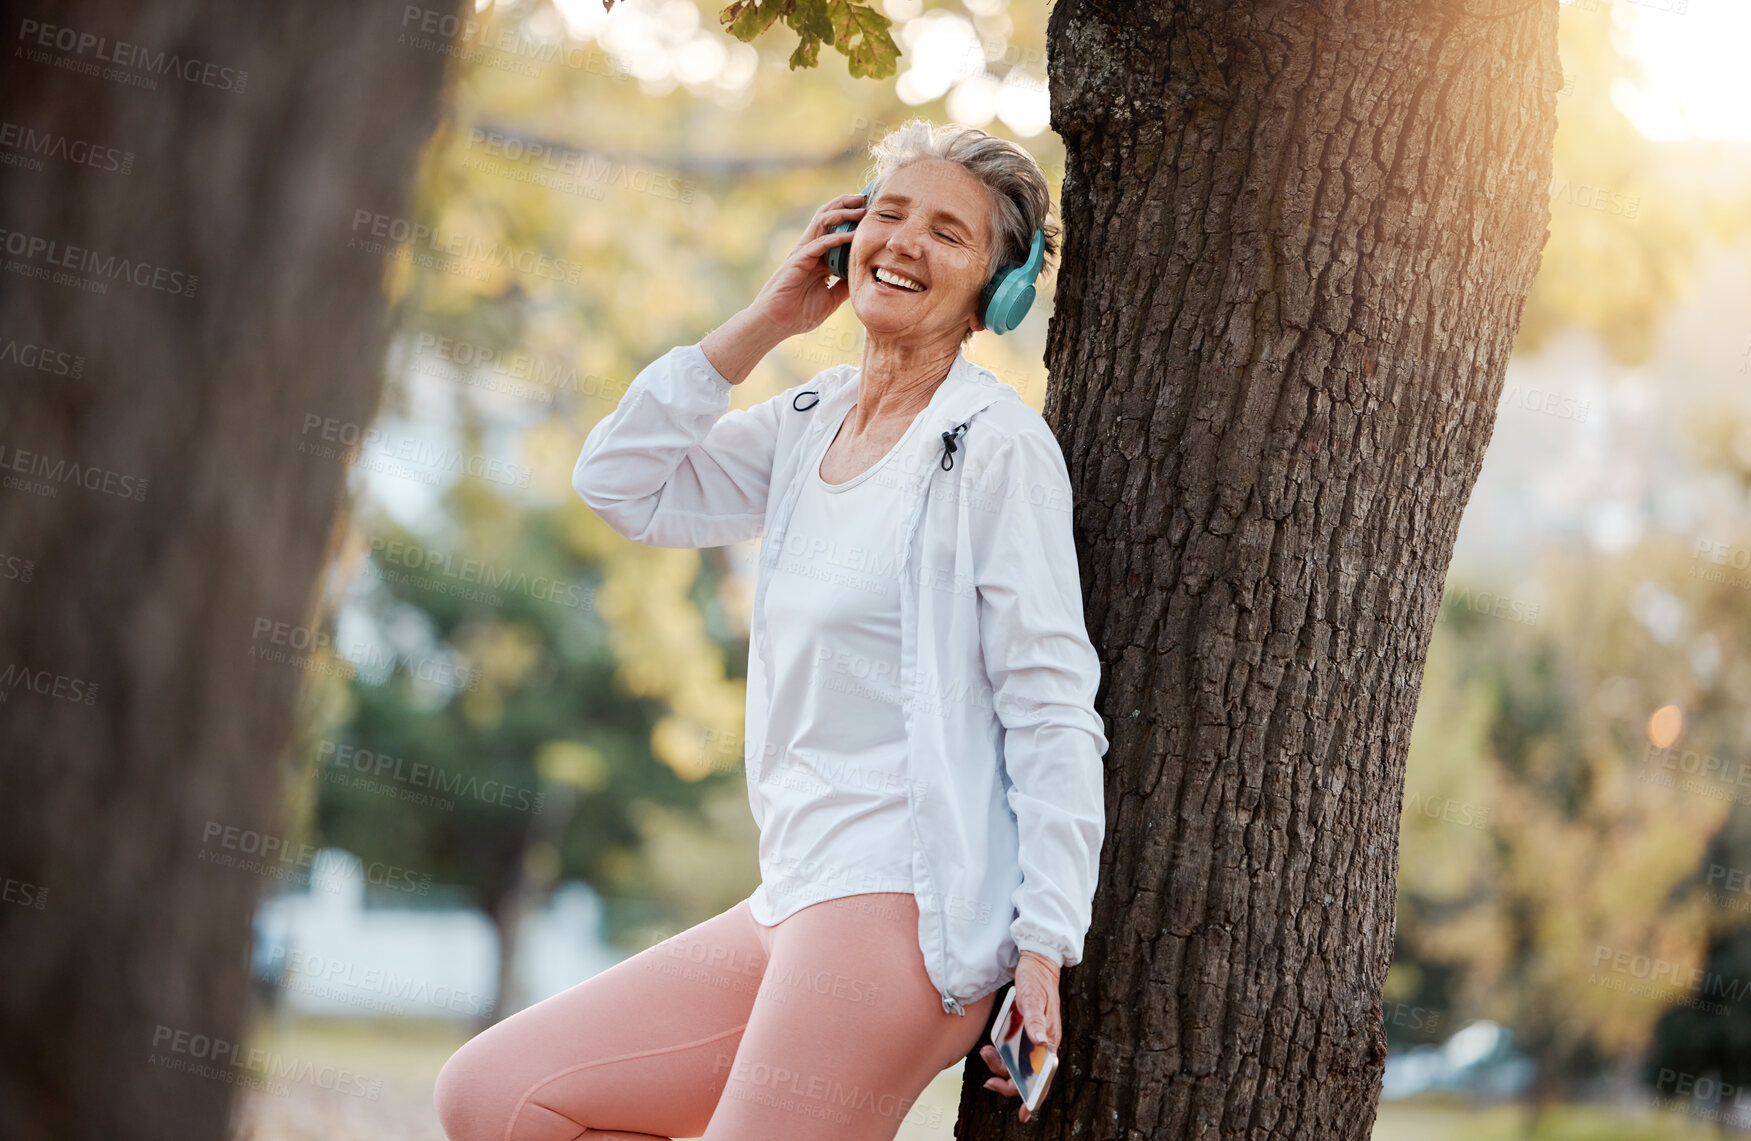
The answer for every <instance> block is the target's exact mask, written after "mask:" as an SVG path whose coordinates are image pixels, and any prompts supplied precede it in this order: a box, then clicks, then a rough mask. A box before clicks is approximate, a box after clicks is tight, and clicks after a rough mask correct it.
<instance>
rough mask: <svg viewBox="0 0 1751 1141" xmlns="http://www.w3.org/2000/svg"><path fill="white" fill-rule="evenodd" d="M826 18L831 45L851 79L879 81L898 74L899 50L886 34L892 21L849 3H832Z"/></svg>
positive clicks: (840, 0)
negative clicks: (831, 32)
mask: <svg viewBox="0 0 1751 1141" xmlns="http://www.w3.org/2000/svg"><path fill="white" fill-rule="evenodd" d="M828 14H829V15H830V16H831V18H832V20H833V29H834V32H835V35H834V37H833V40H832V42H833V44H834V46H835V47H837V48H838V49H839V50H840V51H841V52H842V53H844V55H845V58H846V67H847V68H848V69H849V70H850V72H851V74H852V75H853V76H856V77H859V78H862V79H883V78H886V77H887V76H890V75H892V74H894V72H895V71H896V70H898V68H899V65H900V63H899V61H900V46H899V45H898V44H896V43H895V42H894V37H892V36H890V35H889V34H888V28H889V26H890V25H892V24H893V21H892V20H890V19H888V18H887V17H886V16H884V15H882V14H881V13H880V12H878V11H876V10H875V9H874V8H871V7H870V6H869V5H867V4H856V3H853V2H852V0H832V4H831V6H830V7H829V9H828Z"/></svg>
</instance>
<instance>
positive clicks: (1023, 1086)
mask: <svg viewBox="0 0 1751 1141" xmlns="http://www.w3.org/2000/svg"><path fill="white" fill-rule="evenodd" d="M991 1044H992V1045H993V1046H995V1047H996V1048H997V1056H998V1057H999V1058H1000V1059H1002V1061H1003V1067H1004V1069H1006V1070H1008V1071H1009V1077H1010V1080H1011V1081H1013V1082H1015V1090H1016V1093H1018V1094H1020V1095H1021V1102H1022V1104H1023V1105H1025V1106H1027V1108H1028V1112H1029V1113H1032V1112H1034V1111H1035V1110H1036V1109H1038V1108H1039V1105H1040V1102H1041V1101H1043V1100H1044V1099H1045V1096H1046V1091H1047V1090H1048V1089H1050V1088H1051V1085H1052V1076H1053V1075H1054V1074H1055V1073H1057V1071H1058V1055H1057V1053H1056V1052H1055V1051H1053V1050H1052V1048H1051V1047H1049V1046H1047V1045H1045V1044H1044V1043H1042V1042H1035V1041H1034V1040H1033V1039H1032V1038H1031V1037H1029V1036H1028V1032H1027V1027H1026V1025H1025V1023H1024V1022H1023V1019H1022V1013H1021V1009H1020V1008H1019V1007H1018V1006H1016V1003H1015V988H1014V987H1011V988H1010V989H1009V993H1008V994H1007V995H1005V996H1004V998H1003V1006H1002V1008H1001V1009H999V1010H998V1012H997V1020H996V1021H995V1022H993V1023H992V1024H991Z"/></svg>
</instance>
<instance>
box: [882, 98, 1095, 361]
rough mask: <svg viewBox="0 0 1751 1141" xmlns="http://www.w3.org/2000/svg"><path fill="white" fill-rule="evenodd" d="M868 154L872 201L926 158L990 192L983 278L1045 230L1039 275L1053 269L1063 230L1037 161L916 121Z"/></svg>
mask: <svg viewBox="0 0 1751 1141" xmlns="http://www.w3.org/2000/svg"><path fill="white" fill-rule="evenodd" d="M869 153H870V156H871V157H872V158H873V159H874V160H875V161H874V163H873V164H872V166H871V169H870V170H869V172H868V173H867V174H866V176H865V179H864V181H866V182H868V181H871V180H874V182H875V184H876V185H875V189H874V190H872V191H870V194H871V196H872V197H873V196H874V195H876V194H879V193H880V192H881V188H882V187H883V186H884V185H885V184H886V183H887V181H888V179H889V178H890V177H892V176H893V174H894V172H895V171H897V170H899V169H900V168H901V167H903V166H907V165H909V164H911V163H914V162H917V161H919V160H920V159H928V158H939V159H946V160H948V161H949V162H952V163H957V164H959V165H960V166H961V167H962V168H964V169H965V170H966V171H967V172H968V173H969V174H971V175H972V176H973V177H974V178H977V179H978V180H979V182H980V184H981V185H983V186H984V187H985V189H987V190H989V191H990V192H991V198H992V208H991V236H992V239H993V240H992V243H991V253H990V256H989V258H988V259H987V261H986V265H985V276H986V278H987V279H989V278H990V277H991V275H992V274H994V273H996V272H997V270H998V268H999V267H1001V266H1005V265H1019V264H1021V263H1022V262H1023V261H1026V260H1027V255H1028V248H1029V247H1030V246H1031V245H1032V244H1033V240H1034V231H1035V230H1036V229H1038V230H1043V231H1045V242H1044V248H1045V249H1044V260H1043V261H1042V262H1041V266H1040V272H1041V273H1042V274H1044V273H1045V271H1046V269H1047V268H1049V267H1050V266H1051V265H1052V262H1053V259H1054V258H1055V257H1056V255H1057V253H1058V238H1059V235H1060V234H1061V233H1062V228H1061V227H1060V226H1059V225H1058V222H1057V219H1056V218H1055V217H1054V216H1053V214H1052V191H1051V187H1050V186H1049V185H1048V184H1047V182H1046V174H1045V171H1043V170H1041V169H1040V164H1039V162H1038V161H1037V160H1035V158H1034V156H1033V155H1031V154H1029V153H1028V152H1027V151H1026V150H1023V149H1022V148H1021V147H1020V146H1018V145H1016V144H1015V143H1012V142H1010V141H1009V140H1008V139H1000V138H998V137H997V136H995V135H992V134H988V133H987V132H985V131H981V130H980V129H979V128H977V127H968V126H963V125H960V124H945V123H933V122H931V121H930V120H929V119H923V118H916V119H908V120H906V121H905V122H904V123H901V124H900V125H899V126H898V127H895V128H894V129H893V130H892V131H889V132H888V133H887V134H886V135H884V136H882V137H881V138H880V139H878V140H876V141H875V142H873V143H871V144H870V146H869ZM968 336H971V333H969V334H968ZM965 340H966V338H962V341H963V342H964V341H965Z"/></svg>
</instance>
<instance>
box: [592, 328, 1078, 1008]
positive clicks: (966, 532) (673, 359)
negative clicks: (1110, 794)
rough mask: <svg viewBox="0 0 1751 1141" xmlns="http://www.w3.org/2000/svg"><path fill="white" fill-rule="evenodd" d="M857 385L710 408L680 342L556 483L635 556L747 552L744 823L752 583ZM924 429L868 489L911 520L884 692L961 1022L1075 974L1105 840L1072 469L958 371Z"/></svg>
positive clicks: (925, 906) (768, 762) (1046, 440)
mask: <svg viewBox="0 0 1751 1141" xmlns="http://www.w3.org/2000/svg"><path fill="white" fill-rule="evenodd" d="M859 372H860V369H859V368H858V366H856V365H850V364H841V365H834V366H833V367H831V368H828V369H825V370H824V371H822V372H821V373H819V374H817V375H816V376H815V377H814V379H812V380H811V381H809V382H808V383H807V384H799V385H797V386H795V387H793V388H790V389H787V390H786V391H784V392H782V393H780V394H779V395H777V396H774V397H772V398H771V399H770V400H767V401H765V402H763V403H761V404H758V405H756V406H754V407H752V408H748V409H734V410H730V411H726V409H728V408H729V402H730V389H731V388H732V387H733V386H732V385H731V384H730V383H729V381H728V380H726V379H725V378H724V377H723V376H722V375H721V374H720V373H719V372H718V371H717V369H716V368H715V367H713V366H712V364H711V362H710V360H709V359H708V358H707V357H706V355H705V352H704V350H703V349H702V348H701V347H700V346H699V345H698V344H693V345H684V346H678V347H676V348H674V349H671V350H669V351H668V352H667V353H665V354H663V355H662V356H661V357H659V358H657V359H656V360H655V361H653V362H651V363H650V364H649V365H647V366H646V367H645V368H644V369H643V370H642V371H641V372H640V373H639V374H638V376H637V378H636V379H635V380H634V381H633V382H632V384H631V386H630V387H629V388H628V389H627V392H626V395H625V396H624V397H622V398H621V401H620V405H619V407H617V408H616V409H615V410H614V412H612V413H611V414H610V415H608V416H607V417H605V418H604V419H603V420H602V421H601V422H600V423H598V424H597V425H596V426H595V427H594V428H593V429H592V430H591V431H590V434H589V436H588V438H587V439H586V440H585V441H584V447H583V451H582V453H581V454H580V455H579V456H578V462H577V467H576V469H575V470H574V471H573V473H572V486H573V487H574V488H575V489H576V491H577V493H578V495H579V496H580V497H581V498H582V499H583V501H584V502H585V503H586V504H588V505H589V506H590V508H591V509H592V510H594V511H595V512H596V513H597V514H598V515H600V516H601V517H602V518H603V519H604V520H605V521H606V522H607V523H608V525H609V526H611V527H613V528H614V530H616V531H617V532H619V533H620V534H622V535H624V536H626V537H627V538H629V539H632V540H634V541H636V542H639V543H644V544H647V545H650V546H657V547H716V546H722V545H724V544H727V543H733V542H737V541H741V540H745V539H751V538H755V537H757V536H763V538H762V542H761V560H760V570H759V573H758V575H757V578H756V581H755V588H754V603H753V615H754V617H753V625H752V629H751V631H750V647H749V656H750V661H749V668H748V690H747V728H746V734H745V745H744V754H743V760H744V764H745V765H746V769H747V777H748V799H749V804H750V807H751V808H752V809H753V811H754V817H755V823H756V824H759V823H761V821H760V807H759V800H758V797H757V795H756V786H757V784H758V782H759V781H760V780H761V779H762V778H763V777H765V775H766V774H767V772H768V771H769V769H770V768H771V766H772V763H773V761H774V759H775V758H774V757H773V756H772V751H771V750H770V749H768V748H767V746H766V743H765V734H764V727H765V725H766V720H767V716H768V706H769V703H770V697H769V694H770V692H771V684H772V682H771V670H772V664H771V661H770V659H769V658H768V650H767V646H766V637H765V631H764V629H763V623H762V620H761V615H762V613H763V612H764V607H763V601H764V598H765V590H766V584H767V580H768V578H769V577H770V576H769V574H768V569H769V567H770V565H771V563H772V560H773V559H775V558H776V557H777V554H778V552H780V551H782V550H783V549H784V533H785V528H786V526H787V525H788V524H789V522H790V517H791V511H792V508H793V507H794V505H795V503H796V498H797V494H798V492H799V491H800V490H801V488H802V486H803V479H802V478H800V477H801V476H803V475H804V474H805V473H807V472H808V471H809V470H810V465H819V463H820V462H821V457H822V456H823V455H824V454H825V452H826V449H827V446H828V444H829V443H831V440H830V438H829V436H830V431H829V430H830V429H831V428H832V427H833V426H834V425H836V424H837V423H838V421H839V417H840V414H841V413H843V412H844V411H845V410H846V409H847V408H848V407H849V406H850V405H851V404H852V403H853V402H855V400H856V398H857V384H858V374H859ZM812 401H818V402H815V403H811V402H812ZM799 406H800V407H799ZM920 415H921V416H923V417H925V419H926V422H925V423H924V424H923V425H921V427H922V428H923V429H924V430H922V431H920V432H918V433H916V434H914V436H913V437H912V439H911V440H910V441H909V442H908V446H907V448H906V450H905V451H904V452H902V453H899V454H895V455H894V456H892V457H891V458H890V460H889V461H888V462H889V465H890V470H889V471H885V472H883V473H879V475H878V478H881V479H883V480H884V481H886V482H887V483H888V484H889V486H890V487H892V488H893V493H894V494H896V495H904V496H906V497H907V498H908V501H909V503H910V510H909V511H907V512H905V516H906V518H907V519H908V520H909V522H908V523H907V524H906V527H905V531H904V534H905V536H906V538H905V544H904V550H903V553H902V555H901V561H900V564H899V565H900V567H901V569H902V572H903V574H902V583H903V586H902V591H901V616H902V618H901V655H900V656H901V661H900V666H899V679H900V688H901V692H902V694H903V696H904V699H905V712H906V726H907V727H906V731H907V736H908V738H909V752H908V765H909V770H908V777H909V779H908V781H907V788H908V797H909V799H910V800H911V801H912V823H913V837H914V844H913V849H914V850H913V862H912V868H913V882H914V884H915V885H916V886H915V890H914V894H915V896H916V898H917V901H918V941H919V947H920V949H921V950H922V951H923V953H924V963H925V968H926V970H927V971H928V973H929V976H930V979H931V982H932V983H933V984H935V986H936V988H937V991H938V992H939V993H940V994H941V996H942V1006H943V1010H945V1011H948V1012H951V1013H955V1014H960V1015H963V1016H964V1015H965V1013H966V1011H965V1009H964V1004H966V1003H970V1002H973V1001H975V1000H976V999H979V998H982V997H984V996H985V995H987V994H989V993H991V992H992V991H994V990H996V989H997V988H998V987H1000V986H1002V985H1003V984H1005V983H1007V982H1009V981H1010V980H1011V979H1013V978H1014V977H1015V965H1016V962H1017V959H1018V957H1019V954H1020V952H1021V951H1023V950H1032V951H1037V952H1039V953H1040V954H1042V955H1044V956H1045V957H1047V958H1048V959H1053V960H1056V961H1058V962H1060V963H1061V964H1063V965H1064V966H1074V965H1075V964H1076V963H1078V962H1081V960H1082V948H1083V937H1084V936H1085V935H1086V934H1087V931H1088V926H1089V922H1090V919H1091V916H1092V912H1093V904H1094V890H1095V881H1096V878H1097V876H1098V874H1099V860H1100V848H1101V841H1102V839H1103V838H1104V836H1105V830H1106V808H1105V804H1104V800H1103V788H1104V773H1103V765H1102V763H1101V757H1102V756H1103V755H1104V754H1105V753H1106V749H1107V738H1106V735H1105V733H1104V731H1103V726H1102V722H1101V718H1100V716H1099V714H1097V713H1096V712H1095V709H1094V699H1095V691H1096V690H1097V688H1098V687H1099V685H1100V659H1099V657H1098V656H1097V655H1096V653H1095V651H1094V647H1093V646H1092V645H1091V644H1090V642H1089V639H1088V633H1087V628H1086V627H1085V625H1084V622H1083V611H1082V583H1081V577H1080V574H1079V573H1078V568H1077V558H1076V549H1075V543H1074V540H1073V537H1072V533H1071V501H1070V479H1069V472H1068V469H1067V468H1066V467H1065V464H1064V457H1063V453H1062V451H1061V450H1060V449H1059V447H1058V442H1057V440H1056V438H1055V437H1054V436H1053V435H1052V432H1051V429H1050V428H1049V427H1048V426H1047V424H1046V421H1045V419H1044V418H1043V417H1042V416H1041V415H1040V414H1039V413H1038V412H1036V411H1034V410H1033V409H1032V408H1030V407H1028V405H1026V404H1025V403H1023V402H1022V399H1021V396H1020V395H1019V394H1018V393H1017V392H1016V391H1015V389H1014V388H1012V387H1010V386H1009V385H1007V384H1003V383H1001V382H999V381H998V380H997V378H996V377H995V376H994V375H993V374H992V373H991V372H990V371H989V370H987V369H984V368H981V367H979V366H978V365H975V364H973V363H972V362H970V361H968V360H967V359H966V357H965V356H964V355H962V354H960V353H957V354H956V355H955V361H954V364H953V365H952V366H951V367H950V369H949V372H948V376H947V377H946V378H945V379H944V380H943V382H942V384H941V385H940V386H938V388H937V390H936V392H935V393H934V394H933V395H932V397H931V400H930V403H929V405H928V406H927V407H926V408H925V410H924V411H923V412H921V413H920ZM945 464H946V465H947V466H946V467H945V466H944V465H945ZM754 658H758V659H759V662H760V668H758V669H756V668H754V661H753V659H754Z"/></svg>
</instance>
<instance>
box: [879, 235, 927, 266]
mask: <svg viewBox="0 0 1751 1141" xmlns="http://www.w3.org/2000/svg"><path fill="white" fill-rule="evenodd" d="M888 245H889V246H890V247H892V248H893V249H894V251H895V252H897V253H902V254H905V255H906V256H907V257H909V258H912V259H913V260H914V261H916V260H917V259H918V258H919V257H921V256H923V253H924V239H923V237H922V235H920V234H918V233H915V232H914V231H912V230H909V229H906V228H904V227H902V228H901V229H898V230H895V231H894V232H893V233H892V234H891V235H889V237H888Z"/></svg>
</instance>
